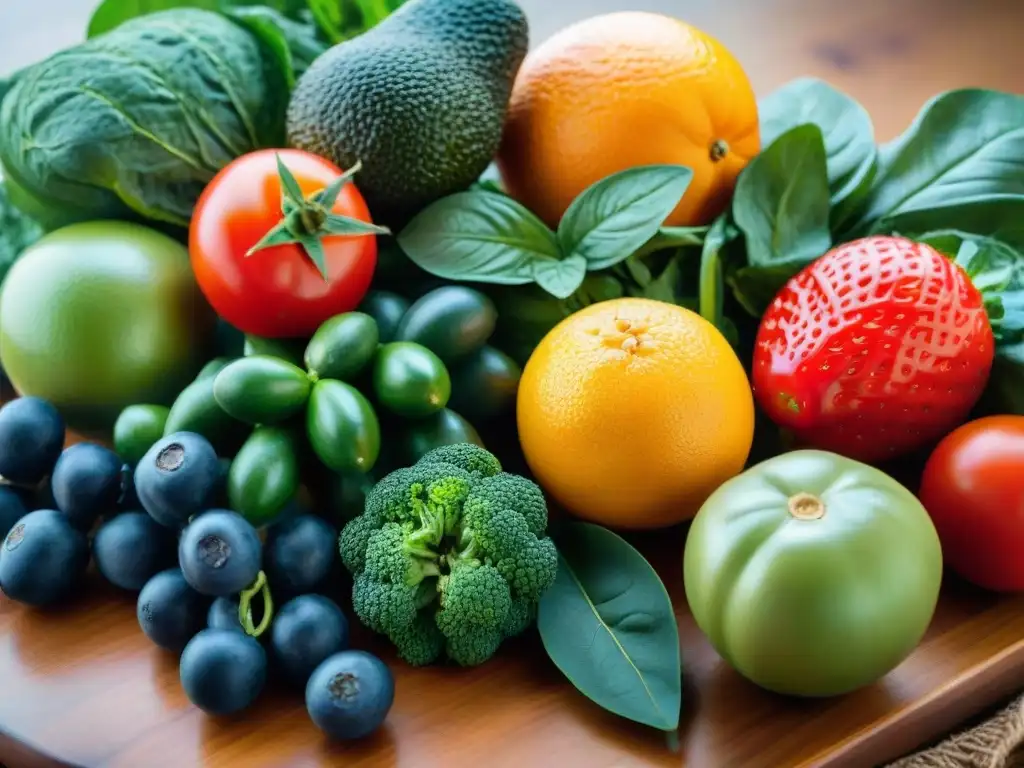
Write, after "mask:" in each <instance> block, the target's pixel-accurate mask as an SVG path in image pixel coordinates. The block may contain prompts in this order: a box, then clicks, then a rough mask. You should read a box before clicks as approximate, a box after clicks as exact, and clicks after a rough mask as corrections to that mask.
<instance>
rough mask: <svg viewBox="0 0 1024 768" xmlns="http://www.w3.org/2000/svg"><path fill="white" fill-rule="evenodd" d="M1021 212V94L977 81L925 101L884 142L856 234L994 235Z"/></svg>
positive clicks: (1023, 144)
mask: <svg viewBox="0 0 1024 768" xmlns="http://www.w3.org/2000/svg"><path fill="white" fill-rule="evenodd" d="M1022 218H1024V96H1020V95H1017V94H1012V93H1001V92H998V91H988V90H982V89H977V88H971V89H962V90H956V91H950V92H948V93H944V94H942V95H940V96H937V97H935V98H934V99H932V100H931V101H929V102H928V103H927V104H926V105H925V106H924V108H923V109H922V110H921V112H920V114H919V115H918V116H917V118H916V119H915V120H914V122H913V123H912V124H911V125H910V127H909V128H908V129H907V130H906V131H905V132H904V133H903V134H902V135H901V136H899V137H898V138H896V139H895V140H893V141H892V142H890V143H888V144H886V145H884V146H883V147H882V151H881V161H880V168H879V172H878V174H877V175H876V177H875V180H874V183H873V185H872V189H871V193H870V197H869V198H868V201H867V204H866V206H865V208H864V211H863V213H862V214H861V216H860V217H859V219H858V220H857V222H856V224H855V225H854V226H853V228H852V229H853V231H854V232H855V233H858V234H862V233H867V232H885V231H889V230H892V229H898V230H901V231H923V230H927V229H941V228H955V229H960V230H966V231H970V232H974V233H976V234H982V235H994V234H995V233H997V232H1000V231H1002V230H1005V229H1007V228H1018V229H1020V228H1021V224H1020V222H1021V220H1022Z"/></svg>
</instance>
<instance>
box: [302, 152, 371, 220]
mask: <svg viewBox="0 0 1024 768" xmlns="http://www.w3.org/2000/svg"><path fill="white" fill-rule="evenodd" d="M361 170H363V164H362V162H360V161H356V163H355V165H353V166H352V167H351V168H349V169H348V170H347V171H345V172H344V173H342V174H341V175H340V176H339V177H338V178H336V179H335V180H334V181H332V182H331V183H330V184H328V185H327V186H326V187H324V188H323V189H321V190H320V191H319V192H317V193H316V194H315V195H313V200H314V202H316V203H319V204H320V205H322V206H323V207H324V208H326V209H327V210H328V211H329V210H331V208H333V207H334V204H335V203H336V202H338V195H340V194H341V190H342V187H344V186H345V185H346V184H348V183H349V182H350V181H352V177H353V176H355V175H356V174H357V173H359V172H360V171H361Z"/></svg>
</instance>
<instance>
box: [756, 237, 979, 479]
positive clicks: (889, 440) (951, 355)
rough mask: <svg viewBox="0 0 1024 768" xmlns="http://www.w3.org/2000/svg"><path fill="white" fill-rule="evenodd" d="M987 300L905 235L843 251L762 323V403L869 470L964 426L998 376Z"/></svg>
mask: <svg viewBox="0 0 1024 768" xmlns="http://www.w3.org/2000/svg"><path fill="white" fill-rule="evenodd" d="M993 347H994V340H993V337H992V327H991V325H990V324H989V319H988V315H987V314H986V312H985V308H984V304H983V301H982V296H981V293H980V292H979V291H978V289H977V288H976V287H975V286H974V284H973V283H971V280H970V278H969V277H968V276H967V274H966V273H965V272H964V271H963V270H962V269H961V268H960V267H959V266H957V265H956V264H955V263H953V261H951V260H950V259H948V258H946V257H944V256H943V255H942V254H940V253H939V252H938V251H936V250H935V249H934V248H931V247H930V246H927V245H924V244H922V243H915V242H913V241H911V240H907V239H905V238H902V237H865V238H862V239H860V240H855V241H853V242H850V243H846V244H844V245H840V246H838V247H836V248H834V249H832V250H831V251H829V252H828V253H826V254H825V255H824V256H822V257H821V258H820V259H818V260H817V261H815V262H813V263H812V264H810V265H808V266H807V267H806V268H804V269H803V271H801V272H800V273H799V274H798V275H796V276H795V277H793V278H792V279H791V280H790V281H789V282H788V283H787V284H786V286H785V287H784V288H783V289H782V290H781V291H780V292H779V294H778V295H777V296H776V297H775V300H774V301H773V302H772V305H771V306H770V307H769V308H768V311H767V312H766V313H765V315H764V317H763V318H762V319H761V326H760V328H759V329H758V334H757V343H756V347H755V351H754V367H753V376H752V378H753V385H754V395H755V397H756V399H757V402H758V404H759V405H760V406H761V408H762V409H764V411H765V413H767V414H768V416H769V417H771V419H772V420H773V421H774V422H775V423H776V424H778V425H779V426H781V427H784V428H787V429H789V430H791V431H792V432H793V436H794V437H795V438H796V439H797V441H798V442H800V443H803V444H805V445H806V446H809V447H815V448H820V449H822V450H828V451H834V452H836V453H840V454H843V455H845V456H849V457H851V458H854V459H858V460H860V461H865V462H876V461H880V460H883V459H888V458H892V457H895V456H898V455H900V454H904V453H908V452H910V451H914V450H916V449H918V448H921V447H923V446H925V445H927V444H928V443H930V442H932V441H934V440H937V439H939V438H941V437H943V436H944V435H945V434H946V433H948V432H950V431H951V430H952V429H954V428H955V427H957V426H958V425H959V424H961V423H962V422H963V421H964V420H965V419H966V418H967V416H968V412H969V411H970V410H971V408H972V407H973V406H974V404H975V403H976V402H977V400H978V398H979V397H980V396H981V392H982V389H984V387H985V384H986V382H987V381H988V376H989V371H990V370H991V368H992V355H993Z"/></svg>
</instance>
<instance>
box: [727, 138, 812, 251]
mask: <svg viewBox="0 0 1024 768" xmlns="http://www.w3.org/2000/svg"><path fill="white" fill-rule="evenodd" d="M733 217H734V219H735V221H736V225H737V226H738V227H739V228H740V230H741V231H742V232H743V234H744V235H745V236H746V242H747V258H748V260H749V262H750V264H751V265H754V266H769V265H774V264H779V263H809V262H810V261H812V260H814V259H816V258H818V257H819V256H821V255H822V254H824V253H825V252H826V251H827V250H828V249H829V247H831V245H832V239H831V235H830V233H829V189H828V169H827V166H826V160H825V144H824V140H823V138H822V133H821V129H820V128H819V127H818V126H816V125H810V124H808V125H798V126H797V127H796V128H792V129H790V130H789V131H787V132H786V133H784V134H782V135H781V136H780V137H779V138H777V139H776V140H775V141H774V142H772V143H771V144H770V145H769V146H768V147H767V148H766V149H765V150H764V151H763V152H762V153H761V154H760V155H758V156H757V157H755V158H754V159H753V160H752V161H751V162H750V164H749V165H748V166H747V167H746V168H745V169H744V170H743V172H742V173H741V174H740V177H739V180H738V182H737V184H736V194H735V196H734V197H733Z"/></svg>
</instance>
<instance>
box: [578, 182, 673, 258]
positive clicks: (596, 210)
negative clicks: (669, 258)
mask: <svg viewBox="0 0 1024 768" xmlns="http://www.w3.org/2000/svg"><path fill="white" fill-rule="evenodd" d="M692 179H693V171H692V170H690V169H689V168H685V167H683V166H681V165H648V166H638V167H636V168H629V169H627V170H625V171H620V172H619V173H613V174H611V175H610V176H607V177H605V178H603V179H601V180H600V181H597V182H595V183H594V184H592V185H591V186H589V187H588V188H587V189H585V190H583V192H581V193H580V194H579V196H578V197H577V198H576V199H575V200H573V202H572V204H571V205H570V206H569V208H568V209H567V210H566V212H565V215H564V216H562V219H561V221H560V222H559V224H558V241H559V243H560V245H561V248H562V252H563V253H565V254H566V255H567V256H568V255H574V254H578V255H580V256H582V257H583V258H584V259H586V261H587V268H588V269H591V270H597V269H607V268H608V267H611V266H614V265H615V264H618V263H619V262H620V261H623V260H625V259H626V258H627V257H628V256H629V255H630V254H631V253H633V252H634V251H636V250H637V249H639V248H640V246H642V245H644V244H645V243H647V241H649V240H650V239H651V238H652V237H654V235H655V234H656V233H658V230H659V227H661V225H662V224H663V223H664V222H665V219H666V218H667V217H668V215H669V214H670V213H672V211H673V210H674V209H675V207H676V206H677V205H679V201H680V200H681V199H682V197H683V194H684V193H685V192H686V188H687V187H689V186H690V181H691V180H692Z"/></svg>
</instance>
